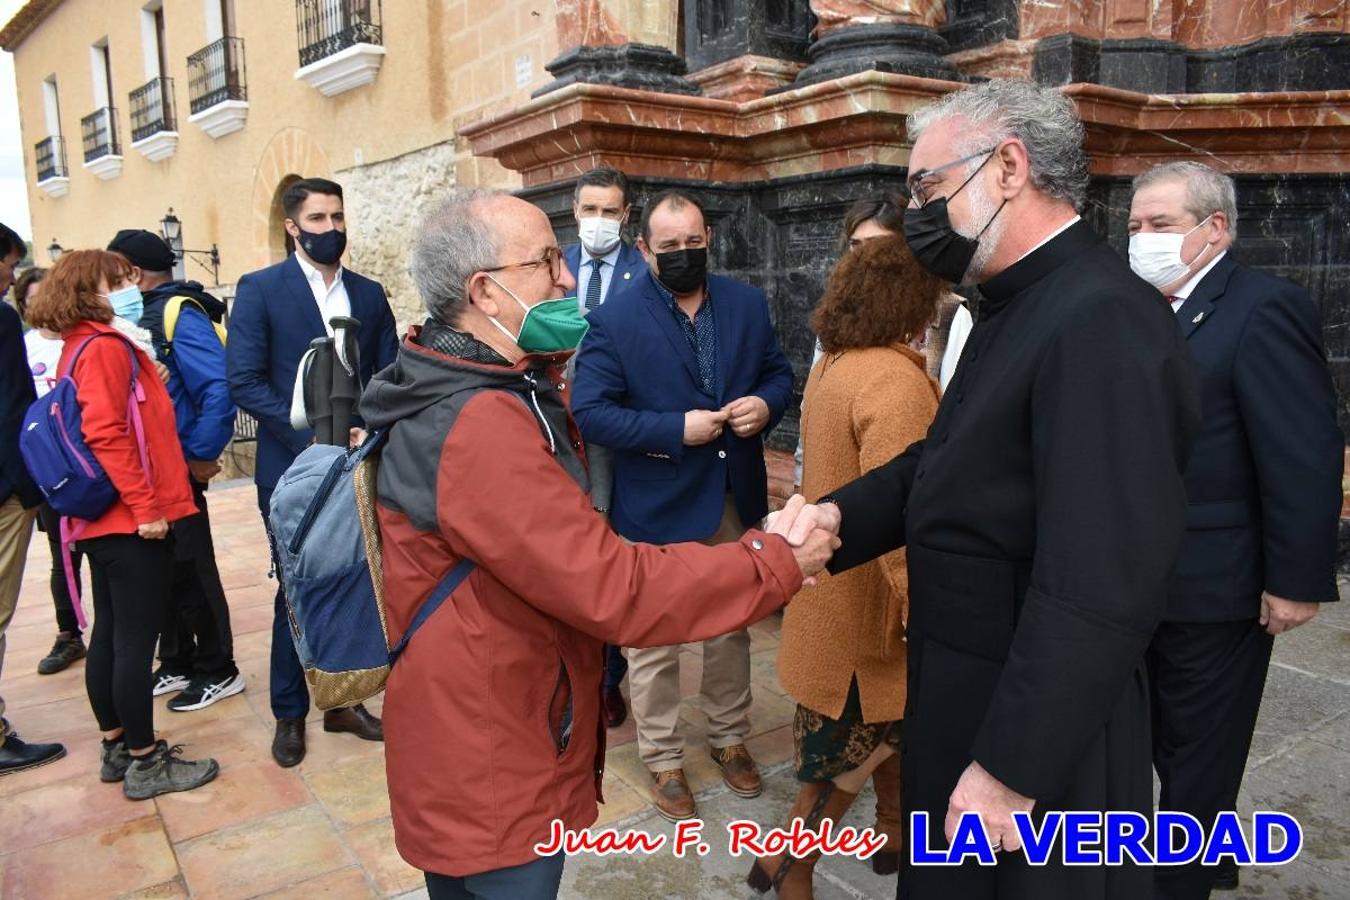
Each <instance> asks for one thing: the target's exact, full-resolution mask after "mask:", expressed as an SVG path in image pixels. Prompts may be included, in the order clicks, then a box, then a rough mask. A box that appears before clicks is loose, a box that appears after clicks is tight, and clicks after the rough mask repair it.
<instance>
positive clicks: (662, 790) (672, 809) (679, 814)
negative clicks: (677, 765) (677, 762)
mask: <svg viewBox="0 0 1350 900" xmlns="http://www.w3.org/2000/svg"><path fill="white" fill-rule="evenodd" d="M652 780H653V781H654V782H655V784H654V785H653V786H652V806H654V807H656V811H657V812H658V813H660V814H661V817H662V818H663V819H666V820H667V821H669V822H679V821H680V820H682V819H692V818H693V817H694V812H695V809H694V795H693V794H691V793H689V782H688V780H686V779H685V777H684V769H666V770H665V771H664V772H653V773H652Z"/></svg>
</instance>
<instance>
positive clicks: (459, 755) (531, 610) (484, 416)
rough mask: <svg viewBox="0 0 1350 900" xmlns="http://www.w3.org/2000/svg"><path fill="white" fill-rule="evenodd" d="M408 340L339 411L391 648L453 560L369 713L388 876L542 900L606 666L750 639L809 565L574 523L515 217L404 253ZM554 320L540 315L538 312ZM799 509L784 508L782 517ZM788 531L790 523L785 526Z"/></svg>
mask: <svg viewBox="0 0 1350 900" xmlns="http://www.w3.org/2000/svg"><path fill="white" fill-rule="evenodd" d="M412 271H413V278H414V280H415V281H416V283H417V287H418V290H419V292H420V293H421V295H422V299H423V301H424V303H425V304H426V307H427V312H428V318H427V320H426V323H425V324H424V325H423V326H422V327H420V328H413V329H412V330H411V332H410V333H409V335H408V336H407V338H406V339H405V340H404V342H403V345H402V347H401V348H400V350H399V355H398V361H397V362H396V364H395V365H394V366H392V367H390V368H388V369H386V370H384V371H383V372H381V373H380V374H379V375H377V376H376V377H375V379H374V380H373V381H372V382H371V384H370V386H369V388H367V390H366V393H365V396H364V397H363V398H362V401H361V413H362V416H363V417H364V418H365V420H366V422H367V424H368V425H369V426H370V427H373V428H388V429H390V431H389V439H388V443H387V444H386V445H385V448H384V451H383V455H382V457H381V463H380V474H379V503H380V507H379V517H380V530H381V534H382V536H383V539H384V572H385V584H386V585H387V586H388V588H387V601H388V604H389V618H390V622H389V626H390V630H391V633H392V634H395V635H397V634H402V633H403V631H404V630H406V629H407V627H408V623H409V621H410V620H411V618H412V615H413V613H414V612H415V611H416V609H417V608H418V607H419V606H420V605H421V603H422V601H423V600H424V599H425V598H426V597H427V595H428V594H429V593H430V592H431V590H432V588H433V587H434V585H435V584H436V583H437V582H438V581H439V580H440V579H441V577H442V576H443V575H444V574H445V573H446V572H447V571H448V570H449V569H450V568H451V567H453V566H455V565H456V564H458V563H459V562H460V561H461V560H463V559H466V558H467V559H470V560H472V561H473V562H474V563H475V564H476V568H475V569H474V570H473V572H472V574H470V575H469V577H468V578H467V579H466V580H465V581H464V582H463V583H462V584H461V586H460V587H459V588H458V589H457V590H456V591H455V592H454V595H453V596H452V597H451V598H450V602H448V603H446V604H445V605H444V606H442V607H440V608H439V609H438V610H437V612H436V613H435V614H434V615H432V616H431V617H430V618H429V619H428V620H427V622H426V624H425V625H424V626H423V628H422V629H421V631H420V632H419V633H418V635H417V637H416V638H415V639H414V640H413V641H411V642H410V643H409V645H408V648H407V650H406V652H405V653H404V654H403V657H402V659H401V661H400V663H399V666H398V667H397V668H396V669H394V671H393V673H392V675H391V678H390V680H389V684H388V688H387V691H386V694H385V705H384V717H385V718H384V724H385V754H386V760H387V771H388V776H389V792H390V799H391V801H392V808H393V813H394V835H395V840H396V842H397V844H398V848H399V852H400V854H401V855H402V856H403V858H404V859H406V860H407V861H408V862H409V863H411V864H412V865H414V866H417V867H418V868H420V869H422V870H423V871H425V872H426V873H427V885H428V890H429V891H430V894H431V896H432V897H433V898H436V897H442V896H444V897H450V896H454V897H462V896H475V897H499V896H500V897H507V896H510V897H514V898H518V897H530V898H536V897H541V896H543V897H547V896H552V895H553V894H555V893H556V891H557V885H558V881H559V879H560V878H561V875H562V864H563V858H562V855H561V854H556V855H550V856H545V857H542V858H541V857H540V856H539V855H537V854H536V852H535V850H534V847H535V845H536V844H539V843H541V842H544V841H546V840H547V839H548V837H549V835H550V830H551V827H552V825H553V822H554V821H555V820H557V821H560V822H561V824H562V826H563V827H564V828H567V829H581V828H585V827H587V826H589V825H590V824H591V823H592V822H594V821H595V818H596V805H595V804H596V801H597V800H600V799H601V796H600V784H601V777H602V772H603V766H604V758H605V757H604V753H605V728H604V723H603V721H602V718H601V674H602V671H603V666H604V653H603V646H604V644H605V643H606V642H608V643H611V644H621V645H623V646H626V647H647V646H654V645H660V644H676V643H682V642H686V641H694V640H703V639H706V638H709V637H712V636H715V635H718V634H724V633H726V632H729V631H733V630H735V629H739V628H743V627H745V626H746V625H748V624H750V623H752V622H755V621H758V620H759V619H762V618H764V617H765V616H766V615H768V614H769V613H770V612H772V611H774V610H776V609H778V608H779V607H781V606H782V605H783V604H784V603H786V602H787V600H788V598H789V597H791V596H792V594H793V593H795V592H796V591H797V589H798V588H799V587H800V586H801V584H802V580H803V578H804V577H807V576H809V575H811V574H814V573H815V572H817V571H819V569H820V568H821V567H822V566H823V565H824V564H825V561H826V560H827V559H828V557H829V555H830V554H831V553H832V551H833V549H834V547H835V546H837V542H836V541H835V540H834V539H833V538H832V537H831V536H829V535H827V534H825V533H824V532H817V533H815V534H813V535H812V536H811V539H810V540H808V541H807V542H806V544H805V545H804V546H802V547H800V548H797V549H796V550H794V549H793V548H791V547H789V546H788V544H787V542H786V541H784V540H783V539H782V538H781V537H780V536H776V535H769V534H765V533H764V532H760V531H754V530H751V531H749V532H747V533H746V534H745V536H744V537H742V538H741V540H740V541H739V542H736V543H730V544H725V545H722V546H717V547H709V546H704V545H701V544H675V545H668V546H664V547H656V546H650V545H644V544H629V543H627V542H626V541H624V540H623V539H621V538H619V537H618V536H617V535H616V534H615V533H614V532H613V531H612V530H610V528H609V526H608V524H607V523H606V522H605V520H604V518H603V517H602V516H601V515H600V514H599V513H597V512H596V511H595V510H593V509H592V508H591V504H590V502H589V500H588V499H587V496H586V492H587V489H588V487H589V483H588V474H587V466H586V460H585V455H584V451H583V450H582V444H581V437H580V434H579V433H578V431H577V428H576V424H575V423H574V422H573V421H572V417H571V415H570V413H569V412H568V407H567V402H568V396H569V385H568V384H567V383H565V381H564V379H563V366H564V364H565V363H566V361H567V359H568V357H569V356H570V355H571V354H570V352H568V351H570V348H572V347H574V346H575V345H576V343H577V341H578V340H579V338H580V336H581V332H583V331H584V329H585V323H584V320H583V319H581V317H580V314H579V312H578V310H577V304H576V301H575V299H571V298H568V299H567V300H565V301H563V299H562V298H564V296H565V295H566V294H569V293H571V292H572V291H573V290H574V288H575V286H576V283H575V281H573V279H572V276H571V275H570V274H569V273H568V272H567V269H566V267H564V266H563V265H562V259H561V253H560V251H559V248H558V246H557V244H556V242H555V239H554V237H553V232H552V230H551V229H550V227H549V222H548V218H547V217H546V216H545V215H544V214H543V213H542V212H540V211H539V210H538V209H535V208H534V207H532V206H530V205H529V204H528V203H525V202H524V201H521V200H518V199H516V198H513V197H511V196H510V195H507V194H500V193H486V192H479V191H466V192H456V193H455V194H453V195H452V196H451V198H450V199H449V200H448V201H446V202H445V203H443V204H442V205H441V206H440V207H439V208H438V209H436V210H435V211H434V212H433V213H431V215H430V216H429V217H428V219H427V220H426V222H425V223H424V224H423V226H422V229H421V231H420V233H419V235H418V237H417V239H416V243H415V246H414V250H413V262H412ZM557 301H561V302H557ZM794 502H795V503H800V501H799V500H798V501H794ZM788 518H789V519H790V518H791V516H789V517H788Z"/></svg>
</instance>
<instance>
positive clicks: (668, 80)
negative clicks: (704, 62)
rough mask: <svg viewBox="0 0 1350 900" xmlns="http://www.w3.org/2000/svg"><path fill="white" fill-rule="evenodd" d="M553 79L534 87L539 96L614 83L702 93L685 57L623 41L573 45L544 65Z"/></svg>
mask: <svg viewBox="0 0 1350 900" xmlns="http://www.w3.org/2000/svg"><path fill="white" fill-rule="evenodd" d="M544 68H546V69H547V70H548V72H549V74H550V75H552V76H553V79H554V80H553V81H551V82H549V83H548V84H546V85H544V86H543V87H541V88H539V89H538V90H537V91H535V92H534V93H533V94H532V95H531V96H533V97H538V96H540V95H541V94H547V93H549V92H550V91H556V90H558V89H559V88H564V87H567V85H569V84H574V83H576V82H581V83H584V84H611V85H615V86H617V87H626V88H633V89H635V90H641V91H658V92H660V93H663V94H700V93H702V92H703V91H702V88H700V87H699V86H698V85H697V84H695V83H694V82H692V81H689V80H688V79H687V78H684V77H683V76H684V74H685V72H686V71H687V66H686V63H685V61H684V60H683V59H682V58H680V57H678V56H676V55H675V54H674V53H671V52H670V51H669V50H667V49H666V48H665V47H656V46H653V45H651V44H621V45H619V46H617V47H573V48H571V49H569V50H564V51H563V52H562V53H560V54H558V56H557V58H556V59H554V60H553V61H552V62H550V63H548V64H547V65H546V66H544Z"/></svg>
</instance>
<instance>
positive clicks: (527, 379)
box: [360, 325, 572, 428]
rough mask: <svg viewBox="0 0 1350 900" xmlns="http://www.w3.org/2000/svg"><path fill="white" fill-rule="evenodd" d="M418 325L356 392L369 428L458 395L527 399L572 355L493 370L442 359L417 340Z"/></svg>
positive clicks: (527, 360)
mask: <svg viewBox="0 0 1350 900" xmlns="http://www.w3.org/2000/svg"><path fill="white" fill-rule="evenodd" d="M421 333H422V328H421V326H416V325H414V326H413V327H412V328H410V329H409V330H408V334H407V336H405V337H404V339H403V343H402V344H401V345H400V346H399V349H398V357H397V358H396V359H395V360H394V364H393V365H392V366H389V367H388V368H387V369H385V370H383V371H382V372H379V373H377V374H376V375H375V377H374V378H372V379H371V380H370V383H369V384H368V385H366V389H365V391H364V392H363V393H362V394H361V404H360V412H361V418H363V419H364V420H365V422H366V424H367V425H368V426H369V427H371V428H386V427H388V426H390V425H392V424H393V423H395V422H397V421H398V420H399V419H405V418H408V417H409V416H412V415H415V414H417V413H419V412H421V411H422V410H424V409H426V408H427V407H429V406H432V405H433V404H435V403H438V402H440V401H442V400H444V399H446V398H447V397H450V396H451V395H453V394H457V393H460V392H461V391H476V390H483V389H490V390H508V391H513V392H515V393H517V394H520V395H521V396H522V397H524V398H525V399H526V400H527V401H529V400H530V399H531V394H532V393H533V391H534V390H535V389H536V388H538V387H546V386H547V385H548V376H547V374H546V373H545V370H546V369H547V368H549V367H550V366H557V365H562V364H563V363H565V362H567V360H568V358H569V357H570V356H571V355H572V351H570V350H568V351H563V352H561V353H544V354H531V355H529V356H526V357H525V358H523V359H521V360H520V362H518V363H516V364H515V365H514V366H494V365H491V364H488V363H479V362H470V361H469V360H466V359H460V358H459V357H456V356H447V355H446V354H444V353H439V352H437V351H435V350H432V349H429V348H427V347H423V346H422V345H421V344H419V343H418V342H417V340H418V337H419V335H420V334H421Z"/></svg>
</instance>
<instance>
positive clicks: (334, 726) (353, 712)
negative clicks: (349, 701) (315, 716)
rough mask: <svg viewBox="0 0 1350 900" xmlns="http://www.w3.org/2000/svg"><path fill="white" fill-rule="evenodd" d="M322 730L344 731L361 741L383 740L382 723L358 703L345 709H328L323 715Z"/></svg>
mask: <svg viewBox="0 0 1350 900" xmlns="http://www.w3.org/2000/svg"><path fill="white" fill-rule="evenodd" d="M323 730H324V731H331V732H339V731H346V732H349V733H350V734H354V735H356V736H357V737H359V738H360V739H361V740H363V741H382V740H384V723H383V722H381V721H380V720H379V718H378V717H376V716H372V715H371V714H370V711H369V710H367V709H366V707H365V704H362V703H358V704H356V705H355V706H348V707H347V708H346V709H330V710H328V712H326V713H324V714H323Z"/></svg>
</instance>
